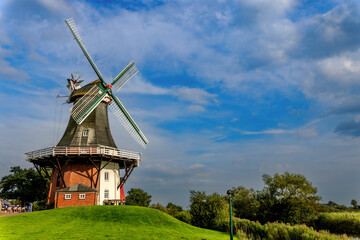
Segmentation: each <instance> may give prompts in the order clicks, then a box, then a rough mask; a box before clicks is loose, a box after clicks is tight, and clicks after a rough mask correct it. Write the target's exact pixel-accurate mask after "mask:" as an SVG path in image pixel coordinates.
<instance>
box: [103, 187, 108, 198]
mask: <svg viewBox="0 0 360 240" xmlns="http://www.w3.org/2000/svg"><path fill="white" fill-rule="evenodd" d="M104 198H109V190H107V189H105V191H104Z"/></svg>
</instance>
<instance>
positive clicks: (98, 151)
mask: <svg viewBox="0 0 360 240" xmlns="http://www.w3.org/2000/svg"><path fill="white" fill-rule="evenodd" d="M25 155H26V159H27V160H28V161H31V160H37V159H41V158H45V157H50V156H61V155H62V156H70V155H107V156H115V157H120V158H127V159H133V160H139V161H140V158H141V154H140V153H138V152H132V151H127V150H121V149H117V148H112V147H106V146H95V147H63V146H58V147H48V148H44V149H40V150H36V151H32V152H28V153H25Z"/></svg>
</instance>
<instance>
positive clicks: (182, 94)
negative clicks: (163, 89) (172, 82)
mask: <svg viewBox="0 0 360 240" xmlns="http://www.w3.org/2000/svg"><path fill="white" fill-rule="evenodd" d="M174 95H175V96H177V97H178V98H179V99H180V100H183V101H189V102H192V103H196V104H202V105H209V104H211V103H215V104H216V103H217V102H218V100H217V99H216V97H217V94H212V93H208V92H207V91H205V90H203V89H200V88H189V87H180V88H177V89H175V91H174Z"/></svg>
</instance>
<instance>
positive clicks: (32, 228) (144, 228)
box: [0, 206, 229, 240]
mask: <svg viewBox="0 0 360 240" xmlns="http://www.w3.org/2000/svg"><path fill="white" fill-rule="evenodd" d="M2 226H4V227H2ZM0 229H1V231H0V239H6V240H15V239H27V240H38V239H92V240H103V239H131V240H137V239H141V240H143V239H154V240H156V239H158V240H163V239H169V240H170V239H199V240H200V239H207V240H227V239H229V235H228V234H226V233H221V232H216V231H212V230H208V229H201V228H197V227H193V226H191V225H188V224H186V223H184V222H181V221H179V220H177V219H175V218H173V217H171V216H170V215H168V214H165V213H163V212H161V211H157V210H155V209H151V208H144V207H137V206H84V207H69V208H57V209H53V210H46V211H40V212H33V213H26V214H18V215H14V216H8V217H1V218H0Z"/></svg>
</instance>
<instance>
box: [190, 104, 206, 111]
mask: <svg viewBox="0 0 360 240" xmlns="http://www.w3.org/2000/svg"><path fill="white" fill-rule="evenodd" d="M187 110H189V111H190V112H205V111H206V109H205V108H204V107H203V106H200V105H190V106H188V107H187Z"/></svg>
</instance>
